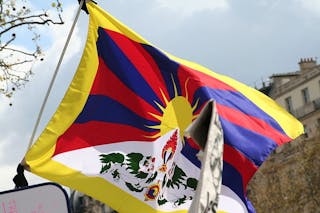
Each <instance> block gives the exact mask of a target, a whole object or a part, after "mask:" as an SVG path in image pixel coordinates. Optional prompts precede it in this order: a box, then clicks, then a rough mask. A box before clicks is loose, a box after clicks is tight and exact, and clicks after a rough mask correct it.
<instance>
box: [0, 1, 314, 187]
mask: <svg viewBox="0 0 320 213" xmlns="http://www.w3.org/2000/svg"><path fill="white" fill-rule="evenodd" d="M60 1H61V2H62V3H63V5H64V13H63V17H64V20H65V22H66V24H65V25H63V26H52V27H50V28H46V29H45V30H43V31H42V32H43V33H44V34H43V36H42V40H41V42H42V44H43V47H44V48H45V52H46V56H45V60H44V61H43V62H41V63H37V64H36V65H35V67H34V72H35V75H34V76H33V77H32V79H31V81H30V83H28V84H27V85H26V86H25V87H24V88H23V89H21V90H19V91H18V92H17V93H16V94H15V96H14V97H13V98H12V99H10V100H9V99H7V98H4V97H0V133H1V137H0V174H1V178H0V191H3V190H9V189H12V188H13V187H14V185H13V182H12V178H13V176H14V175H15V169H16V166H17V164H18V163H19V162H20V160H21V159H22V158H23V156H24V154H25V152H26V150H27V146H28V143H29V139H30V136H31V132H32V130H33V127H34V125H35V122H36V118H37V115H38V112H39V109H40V106H41V103H42V101H43V98H44V95H45V92H46V89H47V87H48V84H49V82H50V78H51V76H52V73H53V72H54V69H55V66H56V64H57V61H58V58H59V53H60V52H61V50H62V46H63V44H64V42H65V39H66V36H67V33H68V29H69V28H70V25H71V22H72V19H73V17H74V13H75V11H76V8H77V1H76V0H60ZM96 1H97V2H98V4H99V5H100V6H101V7H102V8H104V9H105V10H107V11H109V12H110V13H111V14H112V15H114V16H115V17H117V18H118V19H120V20H121V21H122V22H123V23H125V24H126V25H128V26H129V27H131V28H132V29H134V30H135V31H136V32H138V33H139V34H141V35H142V36H143V37H145V38H146V39H147V40H148V41H149V42H151V43H152V44H154V45H156V46H157V47H159V48H161V49H163V50H166V51H167V52H170V53H171V54H174V55H176V56H178V57H181V58H185V59H188V60H191V61H194V62H197V63H199V64H202V65H204V66H206V67H208V68H210V69H211V70H213V71H215V72H218V73H221V74H225V75H228V76H230V77H233V78H235V79H237V80H239V81H241V82H243V83H246V84H248V85H250V86H255V85H257V86H259V85H261V80H262V79H263V80H266V79H267V77H268V76H270V75H272V74H274V73H284V72H292V71H296V70H298V64H297V63H298V61H299V60H300V58H305V57H319V56H320V36H319V35H320V28H319V26H320V1H319V0H241V1H239V0H116V1H111V0H110V1H107V0H105V1H102V0H101V1H99V0H96ZM44 2H45V1H40V0H32V4H33V5H32V7H34V8H35V9H37V10H39V9H42V8H45V7H46V6H47V5H45V4H44ZM87 19H88V17H87V15H86V14H84V13H82V14H81V16H80V20H79V22H78V24H77V27H76V31H75V32H74V34H73V37H72V41H71V45H70V46H71V48H69V49H68V51H67V54H66V57H65V59H64V62H63V64H62V66H61V69H60V71H59V74H58V77H57V79H56V83H55V85H54V88H53V92H52V94H51V96H50V98H49V101H48V105H47V108H46V109H45V113H44V116H43V118H42V121H41V124H40V127H39V131H38V133H37V135H38V134H40V132H41V131H42V129H43V128H44V126H45V124H46V123H47V122H48V120H49V119H50V116H51V115H52V114H53V113H54V111H55V109H56V107H57V105H58V104H59V102H60V100H61V98H62V97H63V94H64V92H65V90H66V88H67V87H68V84H69V82H70V80H71V78H72V76H73V74H74V72H75V69H76V67H77V65H78V62H79V58H80V56H81V53H82V48H83V45H84V40H85V35H86V31H87V21H88V20H87ZM319 60H320V59H319ZM319 60H318V61H319ZM9 102H12V103H13V106H12V107H9ZM27 178H28V180H29V182H30V183H33V184H34V183H39V182H41V181H43V180H41V179H39V178H37V177H35V176H34V175H31V174H30V173H27Z"/></svg>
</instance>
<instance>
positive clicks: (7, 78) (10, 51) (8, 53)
mask: <svg viewBox="0 0 320 213" xmlns="http://www.w3.org/2000/svg"><path fill="white" fill-rule="evenodd" d="M28 1H30V0H23V1H12V0H0V95H1V94H2V95H5V96H7V97H11V96H12V94H13V92H14V91H15V90H16V89H19V88H20V87H21V86H23V85H24V84H25V83H26V82H28V81H29V78H30V75H31V74H32V67H33V64H34V62H35V61H37V60H39V59H40V60H43V59H42V51H41V46H40V45H39V43H38V42H39V39H40V36H41V35H40V33H38V27H40V26H50V25H51V24H53V25H61V24H64V22H63V19H62V17H61V13H62V12H63V11H62V4H61V3H60V1H59V0H52V1H53V2H52V4H51V7H53V8H55V9H56V15H57V17H56V18H54V17H53V16H51V15H49V14H48V13H47V12H46V10H43V12H33V11H32V8H28V7H26V6H25V5H21V3H27V2H28ZM16 2H18V3H19V4H18V3H16ZM21 30H22V31H23V34H24V35H23V36H17V35H16V34H19V32H21ZM12 31H13V33H12V34H11V35H10V32H12ZM18 38H19V39H20V41H19V39H18ZM21 38H23V41H24V42H25V39H27V38H29V39H30V40H29V41H31V42H28V46H27V47H26V48H24V47H21ZM18 42H20V43H18ZM30 44H33V48H34V50H32V49H33V48H30ZM39 56H41V57H39Z"/></svg>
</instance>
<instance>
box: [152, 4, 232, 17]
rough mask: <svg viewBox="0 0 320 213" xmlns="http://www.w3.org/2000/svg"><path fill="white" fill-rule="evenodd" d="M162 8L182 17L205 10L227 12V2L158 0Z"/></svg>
mask: <svg viewBox="0 0 320 213" xmlns="http://www.w3.org/2000/svg"><path fill="white" fill-rule="evenodd" d="M157 2H158V4H160V7H165V8H168V9H170V10H172V11H174V12H178V13H180V14H182V15H187V16H188V15H192V14H193V13H195V12H201V11H204V10H226V9H228V8H229V4H228V1H227V0H174V1H172V0H157Z"/></svg>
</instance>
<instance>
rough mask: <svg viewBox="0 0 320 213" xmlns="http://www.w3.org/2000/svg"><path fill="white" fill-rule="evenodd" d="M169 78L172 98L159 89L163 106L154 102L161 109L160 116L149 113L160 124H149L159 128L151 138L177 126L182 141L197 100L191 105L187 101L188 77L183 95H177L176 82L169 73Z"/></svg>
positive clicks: (194, 116) (191, 119)
mask: <svg viewBox="0 0 320 213" xmlns="http://www.w3.org/2000/svg"><path fill="white" fill-rule="evenodd" d="M171 79H172V83H173V86H174V98H173V99H171V100H168V99H167V98H166V96H165V95H164V93H163V91H162V90H161V89H160V92H161V94H162V97H163V99H164V102H165V103H164V105H165V107H163V106H162V105H161V104H159V103H157V102H156V104H157V105H158V107H159V108H160V109H161V111H162V116H159V115H155V114H153V113H150V114H151V115H152V116H153V117H154V118H156V119H158V120H159V121H160V122H161V123H160V125H156V126H149V127H150V128H153V129H159V130H160V132H159V133H158V134H156V135H154V136H152V137H153V138H157V137H160V136H162V135H165V134H166V133H167V132H169V131H171V130H173V129H176V128H179V130H180V138H181V139H182V141H183V134H184V130H185V129H186V128H187V127H188V126H189V125H190V124H191V122H192V121H193V120H194V119H195V118H196V117H197V115H194V111H195V109H196V108H197V106H198V103H199V100H197V101H196V102H195V104H194V105H193V106H191V104H190V103H189V101H188V90H187V85H188V80H189V79H187V80H186V82H185V85H184V86H185V91H186V95H185V96H181V95H178V90H177V86H176V83H175V82H174V79H173V76H172V75H171Z"/></svg>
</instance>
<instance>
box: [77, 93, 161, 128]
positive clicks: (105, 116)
mask: <svg viewBox="0 0 320 213" xmlns="http://www.w3.org/2000/svg"><path fill="white" fill-rule="evenodd" d="M88 121H103V122H111V123H119V124H127V125H130V126H133V127H136V128H138V129H141V130H144V131H147V132H154V131H158V130H156V129H152V128H148V127H146V126H156V125H159V123H158V122H153V121H150V120H147V119H144V118H142V117H140V116H138V115H137V114H135V113H134V112H133V111H131V110H130V109H128V108H126V107H125V106H123V105H122V104H120V103H118V102H116V101H115V100H113V99H110V98H109V97H106V96H102V95H90V96H89V97H88V100H87V103H86V105H85V106H84V108H83V110H82V112H81V113H80V115H79V116H78V118H77V119H76V121H75V123H85V122H88Z"/></svg>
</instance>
